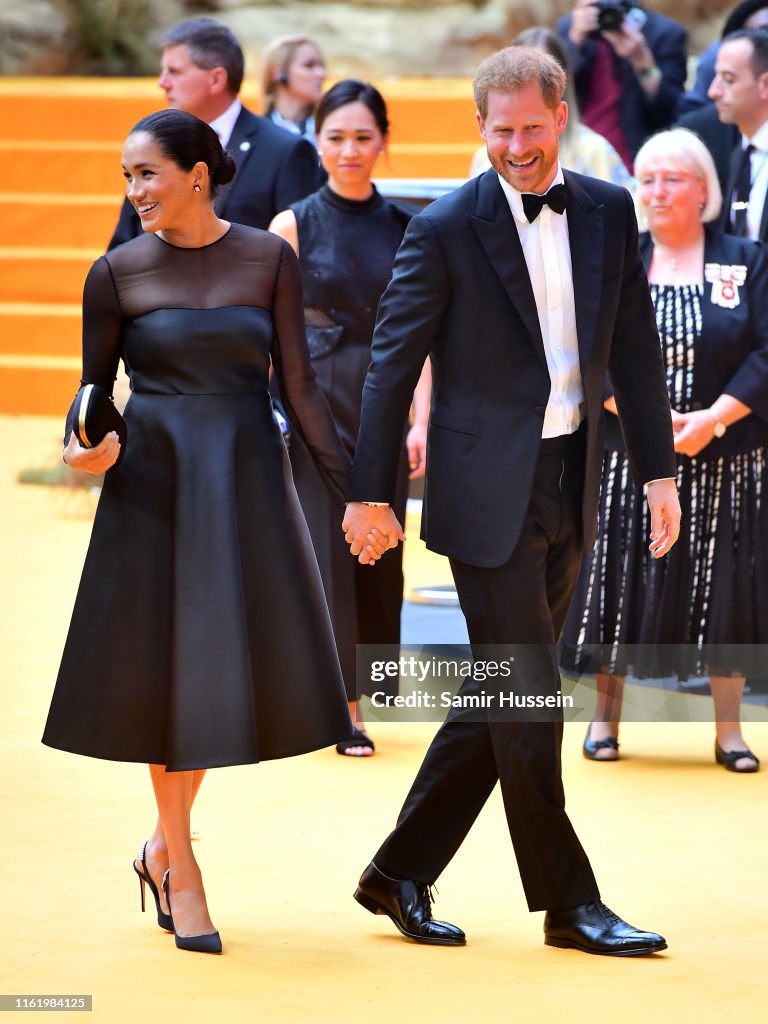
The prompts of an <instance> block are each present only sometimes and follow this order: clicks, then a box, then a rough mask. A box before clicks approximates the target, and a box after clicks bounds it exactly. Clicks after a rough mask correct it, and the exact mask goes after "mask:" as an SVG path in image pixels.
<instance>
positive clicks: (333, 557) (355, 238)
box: [290, 185, 410, 700]
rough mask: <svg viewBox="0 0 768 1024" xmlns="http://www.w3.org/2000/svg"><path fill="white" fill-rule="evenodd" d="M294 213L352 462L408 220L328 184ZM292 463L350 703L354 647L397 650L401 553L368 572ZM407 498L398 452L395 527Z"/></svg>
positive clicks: (298, 451) (324, 369) (318, 364)
mask: <svg viewBox="0 0 768 1024" xmlns="http://www.w3.org/2000/svg"><path fill="white" fill-rule="evenodd" d="M291 210H293V212H294V214H295V216H296V225H297V228H298V237H299V266H300V267H301V278H302V285H303V291H304V305H305V307H306V308H305V318H306V321H307V340H308V342H309V347H310V352H311V355H312V366H313V368H314V370H315V373H316V375H317V381H318V384H319V385H320V387H321V388H322V390H323V392H324V394H325V397H326V398H327V400H328V403H329V405H330V407H331V411H332V413H333V418H334V421H335V423H336V427H337V429H338V431H339V436H340V437H341V440H342V443H343V444H344V446H345V448H346V449H347V451H348V452H349V455H350V457H352V456H354V452H355V444H356V442H357V432H358V430H359V428H360V407H361V404H362V394H363V383H364V381H365V375H366V373H367V371H368V365H369V363H370V352H371V339H372V337H373V328H374V326H375V322H376V311H377V309H378V305H379V299H380V298H381V296H382V294H383V292H384V289H385V288H386V287H387V285H388V284H389V280H390V277H391V276H392V265H393V263H394V260H395V253H396V252H397V250H398V247H399V245H400V242H401V241H402V239H403V235H404V234H405V229H406V227H407V225H408V221H409V220H410V214H409V213H408V211H406V210H404V209H402V208H401V207H399V206H397V205H396V204H394V203H390V202H387V201H386V200H385V199H383V198H382V196H381V195H380V194H379V193H378V192H376V191H374V193H373V195H371V196H370V198H368V199H365V200H350V199H345V198H344V197H342V196H339V195H337V194H336V193H335V192H333V191H331V189H330V188H329V187H328V186H327V185H325V186H323V188H321V189H320V190H319V191H318V192H315V193H314V194H313V195H311V196H308V197H307V198H306V199H303V200H301V201H300V202H298V203H295V204H293V205H292V206H291ZM290 455H291V464H292V466H293V472H294V479H295V481H296V489H297V491H298V493H299V498H300V500H301V505H302V508H303V509H304V514H305V515H306V517H307V524H308V526H309V529H310V533H311V534H312V540H313V542H314V545H315V551H316V553H317V560H318V565H319V566H320V573H321V575H322V578H323V583H324V584H325V590H326V596H327V598H328V607H329V609H330V612H331V619H332V620H333V627H334V632H335V635H336V643H337V646H338V651H339V659H340V661H341V668H342V673H343V675H344V682H345V685H346V688H347V696H348V697H349V699H350V700H355V699H356V698H357V697H358V696H359V691H358V686H357V685H356V680H355V650H356V645H357V644H399V642H400V609H401V605H402V601H403V555H402V546H398V548H397V549H395V550H391V551H388V552H386V554H385V555H384V556H383V557H382V558H381V559H380V561H379V562H378V563H377V565H376V567H375V568H374V569H371V567H370V566H362V565H360V564H359V563H358V562H357V561H356V560H354V559H352V558H350V556H349V549H348V547H347V545H346V542H345V541H344V536H343V534H342V532H341V530H340V529H339V517H338V511H337V509H336V508H334V506H333V503H332V501H331V500H330V496H329V494H328V491H327V488H325V487H323V485H322V481H321V479H320V477H319V476H318V472H317V469H316V467H315V464H314V462H313V461H312V459H311V458H310V457H309V455H308V452H307V450H306V448H305V446H304V445H303V444H302V443H301V442H298V443H296V444H291V448H290ZM407 496H408V458H407V453H406V450H405V446H403V450H402V452H401V457H400V471H399V476H398V484H397V493H396V497H395V500H394V502H393V506H392V507H393V510H394V512H395V515H396V516H397V518H398V520H399V521H400V522H401V523H404V516H405V504H406V499H407Z"/></svg>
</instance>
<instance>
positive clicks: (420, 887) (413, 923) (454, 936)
mask: <svg viewBox="0 0 768 1024" xmlns="http://www.w3.org/2000/svg"><path fill="white" fill-rule="evenodd" d="M355 899H356V900H357V902H358V903H360V904H361V905H362V906H363V907H365V909H366V910H370V912H371V913H372V914H386V915H387V917H389V918H390V919H391V920H392V921H393V923H394V924H395V926H396V927H397V928H398V929H399V930H400V931H401V932H402V933H403V935H405V937H406V938H408V939H414V940H415V941H416V942H426V943H429V944H431V945H433V946H463V945H465V944H466V941H467V939H466V936H465V935H464V932H463V931H462V930H461V928H457V927H456V925H454V924H448V923H447V922H445V921H435V920H433V918H432V909H431V903H432V897H431V895H430V892H429V886H428V885H427V884H426V882H413V881H410V880H407V879H400V878H390V877H389V875H385V874H384V872H383V871H380V870H379V869H378V868H377V867H376V865H375V864H374V863H373V862H371V863H370V864H369V865H368V867H367V868H366V869H365V871H364V872H363V873H362V875H361V876H360V881H359V883H358V886H357V889H356V890H355Z"/></svg>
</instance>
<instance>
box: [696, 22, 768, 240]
mask: <svg viewBox="0 0 768 1024" xmlns="http://www.w3.org/2000/svg"><path fill="white" fill-rule="evenodd" d="M709 96H710V98H711V99H712V100H714V103H715V106H716V107H717V114H718V117H719V118H720V120H721V121H722V122H723V123H724V124H729V125H735V126H736V127H737V128H738V130H739V132H740V133H741V139H740V140H739V143H738V145H737V146H736V147H735V148H734V150H733V154H732V156H731V164H730V174H729V178H728V184H727V187H726V188H725V190H724V193H723V212H722V214H721V217H720V223H719V227H720V228H721V229H722V230H723V231H726V232H728V233H729V234H734V235H740V236H742V237H743V238H754V239H757V240H758V241H761V242H765V241H768V201H766V196H767V195H768V31H766V29H762V28H752V29H739V31H738V32H732V33H731V34H730V35H729V36H726V38H725V39H724V40H723V41H722V43H721V44H720V49H719V50H718V51H717V59H716V61H715V77H714V78H713V79H712V84H711V85H710V87H709Z"/></svg>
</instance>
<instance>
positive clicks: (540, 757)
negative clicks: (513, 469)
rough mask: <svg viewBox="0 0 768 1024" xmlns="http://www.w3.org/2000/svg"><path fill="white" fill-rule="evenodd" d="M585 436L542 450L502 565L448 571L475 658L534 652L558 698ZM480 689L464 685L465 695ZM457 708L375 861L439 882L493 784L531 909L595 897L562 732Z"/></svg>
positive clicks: (555, 724)
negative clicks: (570, 804) (569, 810)
mask: <svg viewBox="0 0 768 1024" xmlns="http://www.w3.org/2000/svg"><path fill="white" fill-rule="evenodd" d="M584 436H585V429H584V425H582V428H581V429H580V430H579V431H578V432H577V433H576V434H574V435H570V436H568V437H562V438H554V439H551V440H545V441H542V444H541V450H540V454H539V459H538V462H537V466H536V473H535V479H534V486H533V491H532V495H531V500H530V504H529V507H528V510H527V513H526V518H525V522H524V525H523V531H522V534H521V537H520V540H519V542H518V544H517V546H516V548H515V550H514V552H513V554H512V556H511V557H510V559H509V561H508V562H506V563H505V564H504V565H502V566H500V567H498V568H493V569H485V568H478V567H476V566H471V565H466V564H464V563H462V562H456V561H452V562H451V569H452V571H453V576H454V580H455V582H456V590H457V593H458V597H459V602H460V604H461V609H462V612H463V613H464V616H465V618H466V620H467V628H468V632H469V638H470V642H471V644H472V647H473V653H474V654H475V657H476V658H478V657H479V658H481V659H482V658H484V657H487V654H486V652H487V647H486V648H485V651H484V650H483V649H481V648H480V649H478V648H477V645H506V644H525V645H536V646H538V650H539V652H543V655H544V657H545V658H548V659H549V660H548V664H549V669H548V671H549V672H550V682H549V685H550V689H551V692H553V693H554V692H556V691H557V690H558V689H559V676H558V673H557V657H556V654H555V653H554V644H555V641H556V639H557V637H558V635H559V633H560V629H561V628H562V624H563V620H564V619H565V614H566V611H567V609H568V604H569V602H570V600H571V596H572V594H573V589H574V586H575V583H576V577H577V574H578V570H579V565H580V563H581V548H582V524H581V500H582V492H583V476H584ZM481 689H486V690H487V685H486V684H482V685H481V684H480V683H479V682H478V681H477V680H476V679H473V678H469V679H467V680H466V681H465V682H464V684H463V685H462V687H461V689H460V690H459V693H460V694H461V695H465V694H473V693H477V692H479V691H480V690H481ZM472 717H473V719H474V720H472V721H467V720H466V715H464V714H463V713H462V711H461V710H456V709H452V710H451V712H450V713H449V715H448V718H447V719H446V721H445V723H444V724H443V725H442V726H441V728H440V729H439V730H438V732H437V734H436V736H435V738H434V740H433V741H432V744H431V745H430V747H429V750H428V751H427V754H426V757H425V759H424V762H423V764H422V766H421V768H420V770H419V773H418V775H417V776H416V780H415V781H414V783H413V786H412V787H411V791H410V793H409V794H408V797H407V798H406V801H405V804H404V805H403V809H402V811H401V812H400V816H399V818H398V821H397V825H396V827H395V829H394V831H393V832H392V833H391V834H390V836H389V837H388V838H387V839H386V841H385V842H384V844H383V845H382V846H381V848H380V849H379V851H378V853H377V854H376V856H375V857H374V861H375V863H376V864H377V865H378V867H379V868H381V870H382V871H384V872H386V873H387V874H392V875H396V876H400V877H403V878H412V879H416V880H419V881H422V882H427V883H430V884H431V883H432V882H434V881H435V880H436V879H437V877H438V876H439V875H440V873H441V872H442V871H443V869H444V868H445V866H446V865H447V864H448V862H449V861H450V860H451V858H452V857H453V855H454V854H455V853H456V851H457V850H458V848H459V846H460V845H461V843H462V842H463V840H464V838H465V836H466V835H467V833H468V832H469V830H470V828H471V827H472V823H473V822H474V820H475V818H476V817H477V815H478V814H479V813H480V810H481V809H482V807H483V804H484V803H485V802H486V800H487V799H488V797H489V796H490V794H491V792H492V790H493V788H494V786H495V785H496V782H497V780H498V781H499V782H500V783H501V791H502V796H503V799H504V807H505V811H506V816H507V822H508V824H509V831H510V835H511V837H512V843H513V845H514V850H515V855H516V857H517V863H518V867H519V870H520V876H521V879H522V882H523V888H524V890H525V894H526V899H527V902H528V907H529V909H530V910H558V909H560V910H562V909H566V908H568V907H573V906H577V905H578V904H581V903H588V902H590V901H591V900H594V899H597V898H598V895H599V893H598V889H597V883H596V881H595V877H594V875H593V873H592V869H591V867H590V864H589V860H588V859H587V856H586V854H585V852H584V850H583V848H582V846H581V843H580V842H579V840H578V838H577V836H576V833H575V832H574V829H573V826H572V825H571V822H570V821H569V819H568V816H567V814H566V812H565V794H564V791H563V784H562V778H561V759H560V748H561V743H562V735H563V724H562V720H559V721H541V720H539V721H524V722H523V721H510V720H509V718H510V716H509V715H507V716H505V717H506V719H507V720H503V719H502V718H501V717H500V716H498V715H496V714H494V713H489V714H488V715H487V716H485V717H480V716H478V714H477V712H474V714H473V716H472Z"/></svg>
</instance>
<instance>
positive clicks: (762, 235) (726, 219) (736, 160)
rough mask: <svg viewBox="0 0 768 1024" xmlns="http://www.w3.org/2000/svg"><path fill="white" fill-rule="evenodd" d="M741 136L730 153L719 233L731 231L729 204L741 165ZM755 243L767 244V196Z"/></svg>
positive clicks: (767, 196)
mask: <svg viewBox="0 0 768 1024" xmlns="http://www.w3.org/2000/svg"><path fill="white" fill-rule="evenodd" d="M742 148H743V147H742V145H741V135H740V134H739V138H738V141H737V143H736V145H735V147H734V149H733V150H732V151H731V158H730V166H729V170H728V184H727V186H726V187H725V189H724V190H723V209H722V211H721V213H720V219H719V221H718V227H719V228H720V230H721V231H725V232H726V233H728V234H730V232H731V231H732V230H733V228H732V227H731V203H732V201H733V198H734V195H733V193H734V189H735V185H736V175H737V174H738V172H739V164H740V163H741V151H742ZM757 241H760V242H768V194H767V195H766V202H765V203H764V204H763V213H762V216H761V217H760V232H759V234H758V236H757Z"/></svg>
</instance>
